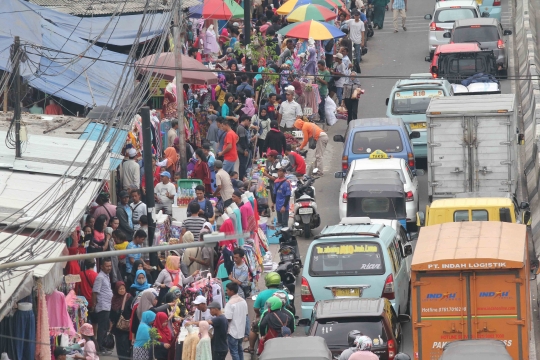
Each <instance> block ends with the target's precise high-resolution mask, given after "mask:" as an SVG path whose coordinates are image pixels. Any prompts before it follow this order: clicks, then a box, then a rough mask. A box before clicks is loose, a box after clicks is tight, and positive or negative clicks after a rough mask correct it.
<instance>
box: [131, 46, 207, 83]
mask: <svg viewBox="0 0 540 360" xmlns="http://www.w3.org/2000/svg"><path fill="white" fill-rule="evenodd" d="M181 56H182V82H183V83H185V84H200V85H204V84H217V74H215V73H213V72H211V71H210V69H208V68H207V67H206V66H204V65H203V64H202V63H200V62H198V61H197V60H195V59H194V58H191V57H189V56H185V55H181ZM135 66H137V68H138V69H139V70H140V71H142V72H151V73H152V74H153V75H156V76H163V78H164V79H167V80H172V79H174V77H175V76H176V69H175V63H174V54H173V53H171V52H167V53H161V54H160V55H159V57H157V59H156V55H155V54H154V55H149V56H146V57H143V58H142V59H140V60H139V61H137V62H136V63H135Z"/></svg>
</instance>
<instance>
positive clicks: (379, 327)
mask: <svg viewBox="0 0 540 360" xmlns="http://www.w3.org/2000/svg"><path fill="white" fill-rule="evenodd" d="M352 330H360V331H361V332H362V334H364V335H366V336H369V337H370V338H371V339H372V341H373V346H374V347H383V346H387V342H388V336H387V335H386V331H385V329H384V325H383V321H382V318H381V317H355V318H335V319H321V320H317V330H316V331H315V336H321V337H323V338H324V339H325V340H326V344H327V345H328V348H329V349H330V350H332V349H336V348H342V349H346V348H348V347H349V345H348V343H347V334H348V333H349V331H352ZM375 339H377V341H374V340H375Z"/></svg>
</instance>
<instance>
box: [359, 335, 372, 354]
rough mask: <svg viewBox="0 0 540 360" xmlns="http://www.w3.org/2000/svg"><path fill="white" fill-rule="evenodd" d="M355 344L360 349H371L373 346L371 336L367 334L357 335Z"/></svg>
mask: <svg viewBox="0 0 540 360" xmlns="http://www.w3.org/2000/svg"><path fill="white" fill-rule="evenodd" d="M354 344H355V345H356V347H357V348H358V350H360V351H371V346H373V342H372V341H371V338H370V337H369V336H365V335H362V336H357V337H356V339H355V340H354Z"/></svg>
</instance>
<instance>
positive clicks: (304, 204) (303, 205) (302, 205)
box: [300, 202, 311, 208]
mask: <svg viewBox="0 0 540 360" xmlns="http://www.w3.org/2000/svg"><path fill="white" fill-rule="evenodd" d="M300 206H301V207H303V208H305V207H310V206H311V202H301V203H300Z"/></svg>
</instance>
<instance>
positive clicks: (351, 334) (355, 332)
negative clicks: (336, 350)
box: [347, 330, 362, 347]
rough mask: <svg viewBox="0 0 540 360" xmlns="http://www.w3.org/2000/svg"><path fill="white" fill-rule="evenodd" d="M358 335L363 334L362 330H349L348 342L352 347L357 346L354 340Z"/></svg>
mask: <svg viewBox="0 0 540 360" xmlns="http://www.w3.org/2000/svg"><path fill="white" fill-rule="evenodd" d="M358 336H362V333H361V332H360V330H351V331H349V333H348V334H347V342H348V343H349V346H350V347H355V346H356V345H354V341H355V340H356V338H357V337H358Z"/></svg>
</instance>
